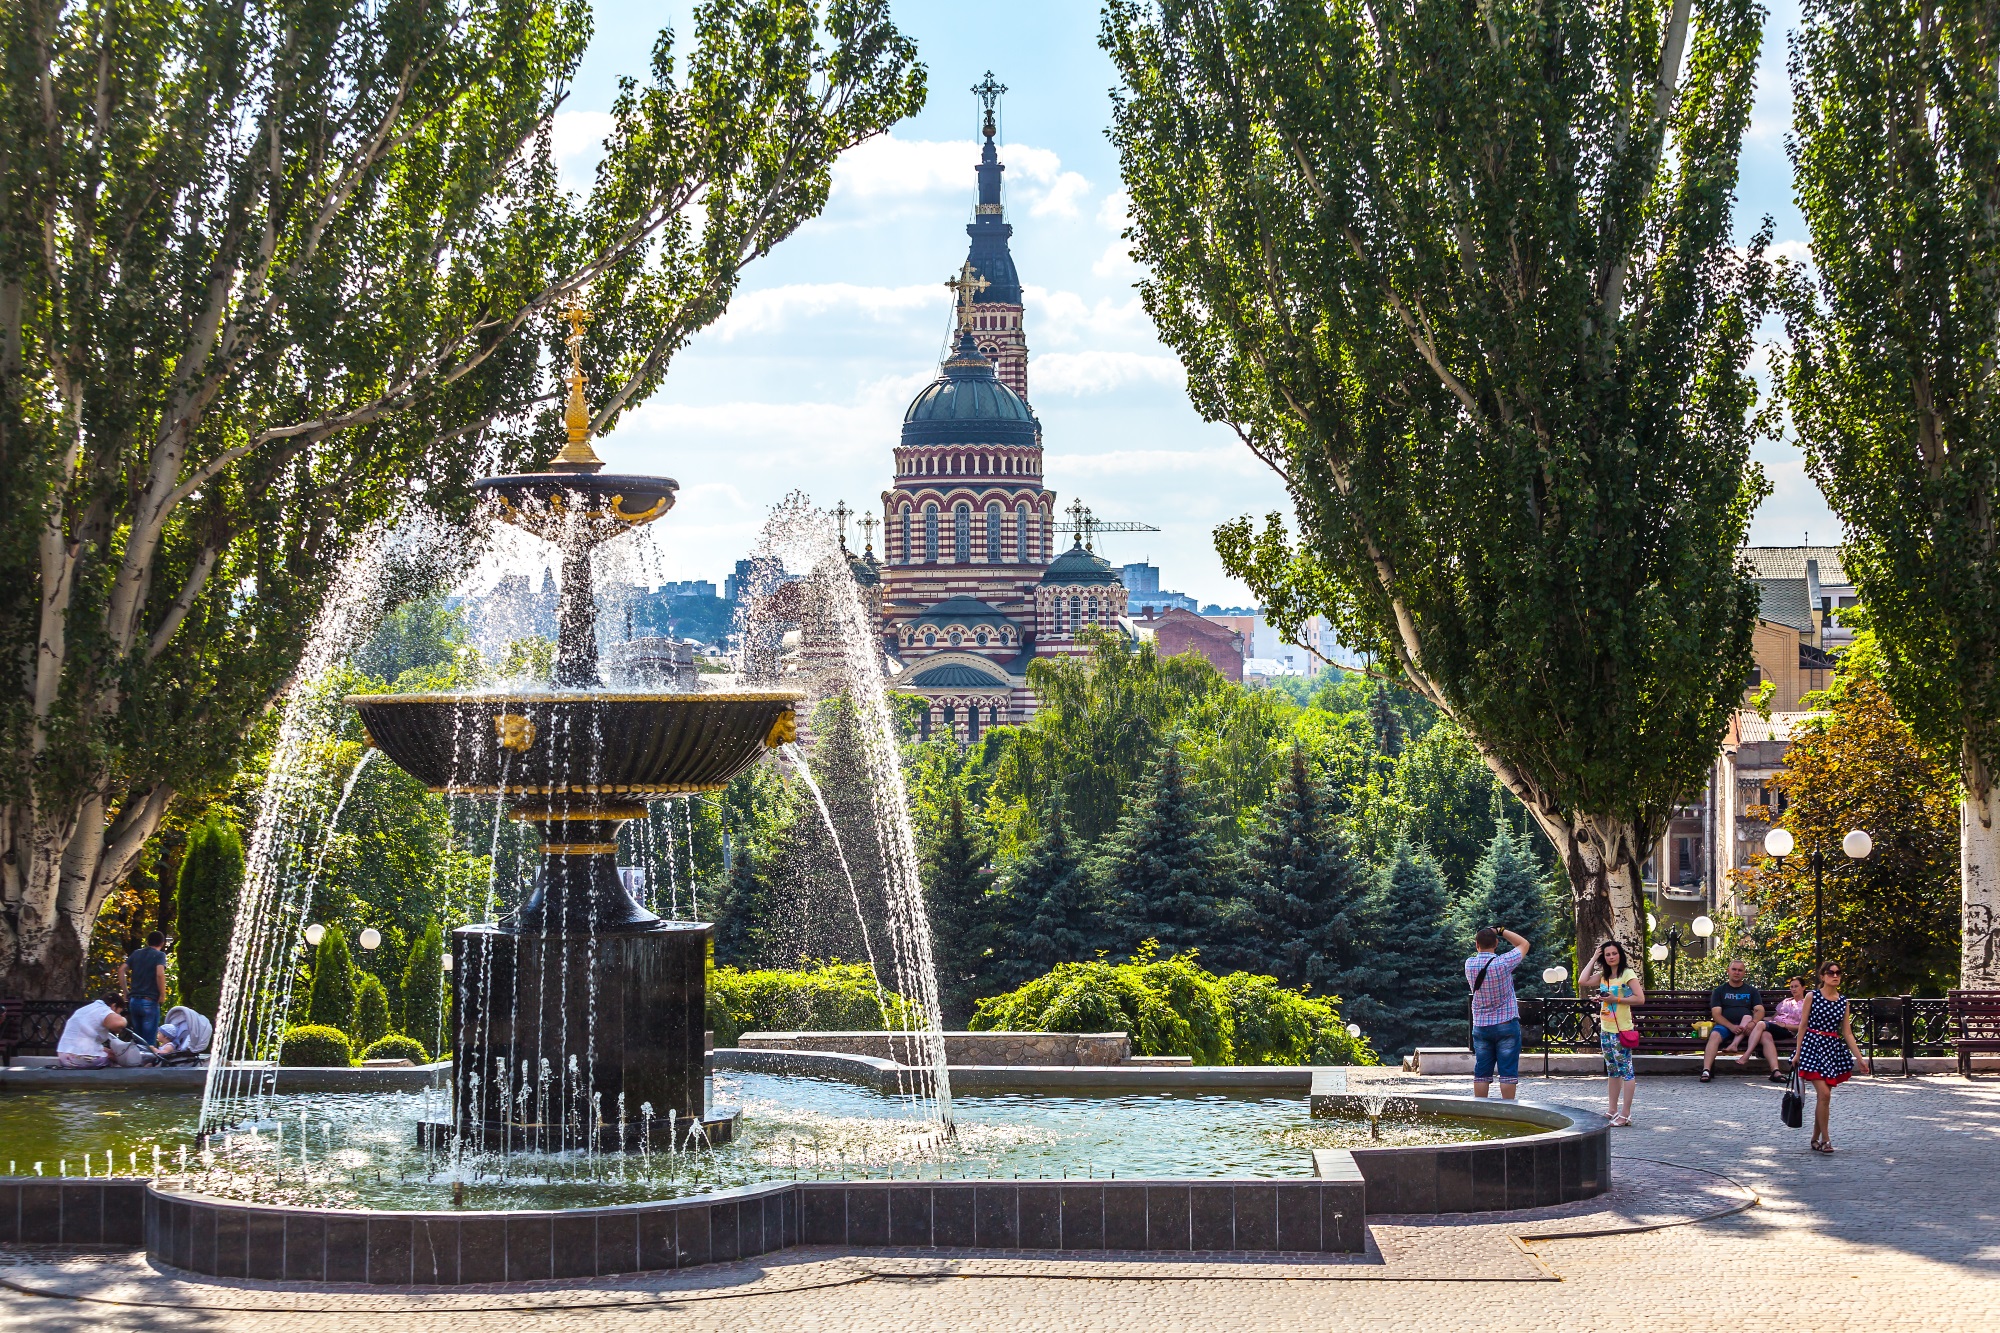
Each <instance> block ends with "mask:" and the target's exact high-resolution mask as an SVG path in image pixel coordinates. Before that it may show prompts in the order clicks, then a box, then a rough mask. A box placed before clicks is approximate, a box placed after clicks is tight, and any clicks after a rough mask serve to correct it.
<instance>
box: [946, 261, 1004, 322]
mask: <svg viewBox="0 0 2000 1333" xmlns="http://www.w3.org/2000/svg"><path fill="white" fill-rule="evenodd" d="M944 285H945V286H947V287H949V288H951V294H952V296H953V297H954V298H955V299H956V301H957V303H958V327H959V328H960V329H961V330H964V329H969V328H971V327H972V303H973V302H974V301H976V300H978V299H979V293H981V292H983V291H985V290H986V289H987V288H988V287H991V286H992V285H993V284H992V283H990V282H988V281H987V280H986V279H984V278H982V277H980V276H979V270H978V269H976V268H974V267H973V266H972V261H971V260H970V259H968V260H966V261H965V265H964V267H962V268H960V269H959V271H958V276H957V277H955V278H948V279H946V280H945V284H944Z"/></svg>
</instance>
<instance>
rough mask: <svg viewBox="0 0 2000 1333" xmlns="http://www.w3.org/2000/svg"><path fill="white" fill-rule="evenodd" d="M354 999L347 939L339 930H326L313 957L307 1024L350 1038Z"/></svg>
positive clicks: (351, 959)
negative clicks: (337, 1031)
mask: <svg viewBox="0 0 2000 1333" xmlns="http://www.w3.org/2000/svg"><path fill="white" fill-rule="evenodd" d="M354 998H355V997H354V956H353V955H352V954H351V953H349V952H348V949H347V935H346V933H345V932H343V931H342V930H341V928H340V927H339V926H328V927H327V928H326V933H325V934H324V935H322V936H320V940H319V951H318V952H317V953H316V954H314V955H313V974H312V998H311V999H310V1000H308V1001H307V1002H306V1022H308V1023H316V1024H319V1025H320V1026H322V1027H330V1028H338V1029H340V1030H341V1031H342V1032H347V1035H348V1036H350V1037H351V1036H353V1035H354V1034H353V1033H352V1032H348V1031H347V1025H348V1024H349V1023H351V1022H353V1021H354Z"/></svg>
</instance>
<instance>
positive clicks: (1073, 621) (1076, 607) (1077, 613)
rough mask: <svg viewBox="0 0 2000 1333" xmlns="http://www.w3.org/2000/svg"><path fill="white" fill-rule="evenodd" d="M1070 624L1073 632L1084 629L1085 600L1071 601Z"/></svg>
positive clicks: (1074, 599)
mask: <svg viewBox="0 0 2000 1333" xmlns="http://www.w3.org/2000/svg"><path fill="white" fill-rule="evenodd" d="M1069 623H1070V628H1071V630H1072V631H1075V630H1080V629H1082V628H1083V598H1081V597H1072V598H1070V599H1069Z"/></svg>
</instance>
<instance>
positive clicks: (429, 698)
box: [341, 690, 806, 790]
mask: <svg viewBox="0 0 2000 1333" xmlns="http://www.w3.org/2000/svg"><path fill="white" fill-rule="evenodd" d="M805 698H806V694H805V691H804V690H713V691H706V692H703V691H693V692H688V691H683V692H679V693H654V692H626V691H622V690H587V691H586V690H563V691H550V692H548V693H546V694H544V693H519V694H504V693H488V692H483V691H482V692H477V693H469V694H350V695H347V696H345V697H344V698H343V699H342V700H341V702H342V703H345V704H349V705H353V704H485V705H491V704H520V705H529V704H566V703H676V704H690V703H789V704H797V703H803V702H805ZM704 790H706V789H704Z"/></svg>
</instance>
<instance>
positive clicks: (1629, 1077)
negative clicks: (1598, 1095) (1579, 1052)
mask: <svg viewBox="0 0 2000 1333" xmlns="http://www.w3.org/2000/svg"><path fill="white" fill-rule="evenodd" d="M1591 986H1595V987H1597V999H1598V1011H1597V1044H1598V1046H1599V1047H1601V1048H1602V1049H1603V1051H1604V1076H1605V1082H1606V1083H1607V1084H1608V1085H1609V1089H1610V1092H1611V1112H1610V1115H1611V1123H1612V1124H1614V1125H1629V1124H1631V1123H1632V1094H1633V1093H1635V1092H1637V1091H1638V1089H1639V1080H1638V1076H1637V1075H1635V1074H1634V1073H1633V1072H1632V1048H1631V1047H1630V1046H1627V1045H1626V1044H1625V1043H1624V1042H1623V1041H1621V1040H1619V1036H1618V1034H1619V1033H1621V1032H1630V1031H1632V1030H1633V1027H1634V1024H1633V1022H1632V1009H1633V1006H1635V1005H1641V1004H1644V1003H1645V1002H1646V986H1645V983H1644V982H1642V981H1640V980H1639V976H1638V974H1637V973H1636V972H1634V971H1633V970H1632V969H1631V967H1630V966H1629V965H1628V964H1627V963H1626V961H1625V946H1624V945H1622V944H1620V943H1619V942H1618V941H1617V940H1606V941H1604V943H1602V944H1600V945H1598V946H1597V957H1595V958H1593V959H1591V960H1590V966H1588V967H1586V968H1584V969H1583V975H1582V976H1580V977H1578V978H1577V989H1579V990H1586V989H1587V988H1589V987H1591ZM1621 1096H1622V1097H1623V1099H1624V1104H1623V1105H1622V1106H1621V1105H1620V1104H1619V1099H1620V1097H1621Z"/></svg>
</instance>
